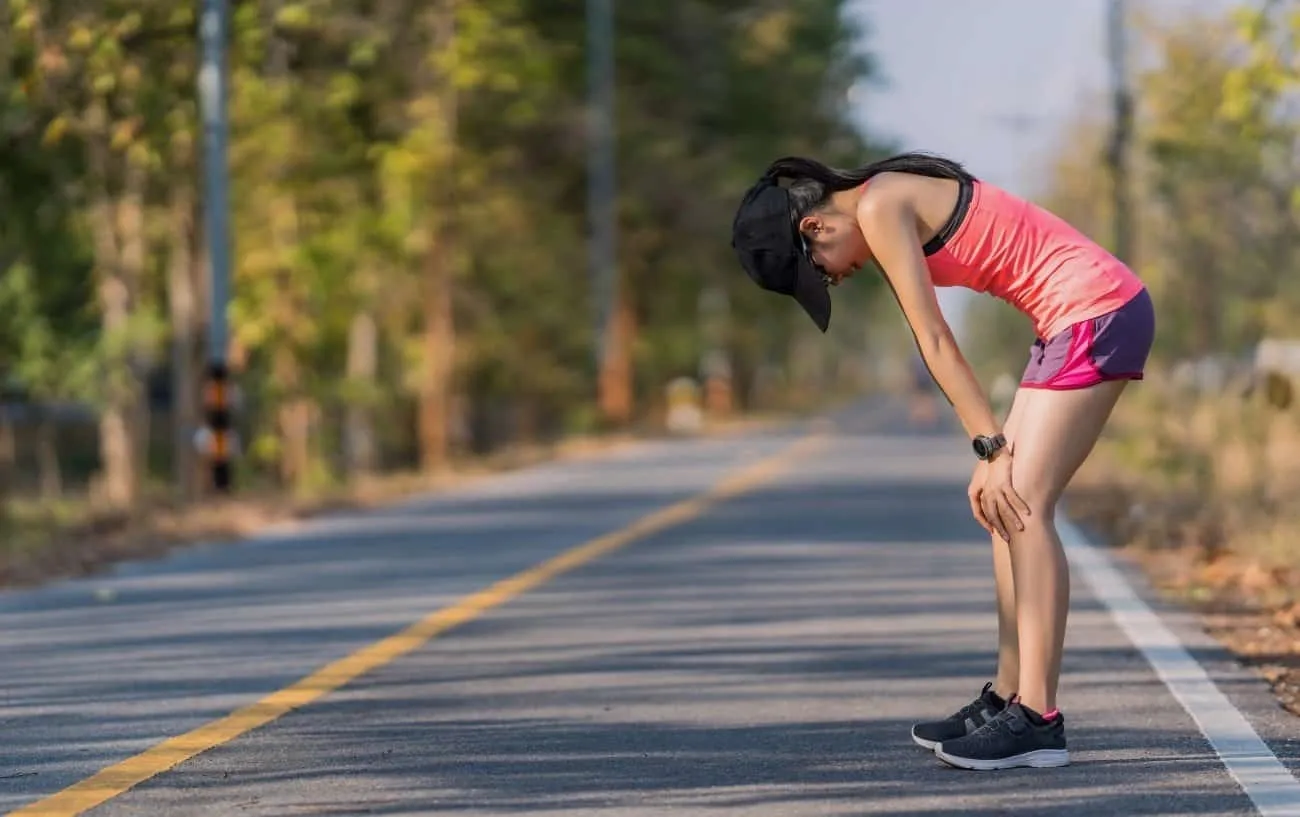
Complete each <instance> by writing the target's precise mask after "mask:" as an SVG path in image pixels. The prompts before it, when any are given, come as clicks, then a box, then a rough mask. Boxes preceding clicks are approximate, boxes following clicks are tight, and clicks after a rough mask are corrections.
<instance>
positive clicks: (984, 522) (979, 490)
mask: <svg viewBox="0 0 1300 817" xmlns="http://www.w3.org/2000/svg"><path fill="white" fill-rule="evenodd" d="M988 474H989V464H988V462H986V461H985V460H978V461H977V462H976V463H975V473H974V474H973V475H972V476H971V478H970V486H969V487H968V488H967V489H966V496H967V497H968V498H969V499H970V512H971V513H972V514H974V515H975V521H976V522H978V523H980V527H981V528H983V529H984V530H986V531H988V532H989V533H990V534H992V533H995V531H994V530H993V523H992V522H990V521H989V520H988V517H986V516H985V515H984V505H983V504H982V503H981V502H980V496H981V495H982V494H983V493H984V483H985V481H986V480H987V479H988Z"/></svg>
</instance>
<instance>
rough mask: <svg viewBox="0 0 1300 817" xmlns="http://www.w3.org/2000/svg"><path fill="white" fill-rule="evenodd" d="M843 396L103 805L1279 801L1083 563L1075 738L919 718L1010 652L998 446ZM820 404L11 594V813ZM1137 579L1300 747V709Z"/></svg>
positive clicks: (431, 810)
mask: <svg viewBox="0 0 1300 817" xmlns="http://www.w3.org/2000/svg"><path fill="white" fill-rule="evenodd" d="M834 420H835V424H834V427H833V428H832V429H830V430H829V431H826V430H825V429H823V433H824V434H825V436H824V438H823V440H822V442H821V443H820V445H818V446H817V447H813V448H804V449H801V450H800V452H799V453H798V454H797V455H796V456H793V457H787V458H786V459H785V460H783V461H782V462H781V465H782V469H781V470H779V471H770V470H769V471H765V472H764V473H763V476H764V477H766V480H767V481H765V482H758V483H756V484H752V485H748V486H746V489H745V490H743V491H740V492H737V493H736V494H735V495H732V496H728V497H724V498H722V499H721V500H719V501H718V502H716V503H714V504H712V505H709V506H707V507H704V506H697V507H695V508H694V509H693V511H692V512H691V514H687V515H686V516H689V517H690V518H685V517H683V518H682V519H680V520H678V521H677V523H676V524H673V525H671V526H667V527H661V528H660V529H658V530H653V531H651V532H650V533H649V534H648V535H645V536H643V537H641V538H638V539H636V541H631V542H628V543H627V544H626V545H625V546H622V547H617V548H613V549H611V552H609V553H606V554H604V555H602V556H601V557H600V558H596V559H593V560H591V561H588V562H586V563H584V564H581V565H578V566H576V567H574V568H573V569H572V570H569V571H567V572H562V573H560V574H559V575H556V576H554V577H553V578H550V579H549V580H547V581H545V582H542V583H540V584H539V585H538V586H535V587H532V588H531V589H529V590H527V592H524V593H522V594H520V595H517V596H515V597H513V598H509V599H507V600H505V601H504V602H503V603H500V604H499V605H497V606H493V607H491V608H490V609H486V610H484V611H482V612H481V614H479V615H477V616H475V617H470V618H469V620H467V621H465V622H464V623H462V624H460V625H459V626H458V627H455V628H453V629H450V630H449V631H446V632H443V633H441V634H438V635H436V637H434V638H432V639H431V640H429V641H427V642H426V643H421V644H419V645H418V646H417V647H416V648H415V649H413V650H411V651H410V652H408V653H406V654H403V655H399V656H397V657H395V658H394V659H393V660H391V661H388V662H386V663H383V664H382V665H380V666H377V667H376V668H375V669H373V670H372V671H370V672H368V673H365V674H363V675H360V677H356V678H354V679H352V680H351V681H350V682H349V683H347V684H345V685H343V686H342V687H341V688H339V689H336V690H334V691H332V692H330V693H329V694H326V695H324V696H322V697H320V698H319V699H316V700H313V701H311V702H310V703H307V704H305V705H303V706H300V707H298V708H295V709H292V710H291V711H288V712H287V713H286V714H284V715H283V716H282V717H279V718H276V719H274V720H271V721H270V722H269V723H265V724H264V725H261V726H259V727H257V728H254V729H251V730H249V731H246V732H243V733H242V734H239V735H238V736H236V737H234V738H233V739H231V740H228V741H224V742H214V745H213V746H212V747H211V748H208V749H207V750H206V751H202V752H200V753H198V754H197V755H196V756H194V757H192V758H191V759H188V760H185V761H184V762H181V763H180V764H179V765H177V766H175V767H174V768H170V769H166V770H162V771H161V773H159V774H156V775H153V776H149V777H148V778H147V779H145V780H143V782H140V783H139V784H138V785H136V786H134V787H133V788H130V789H129V790H126V791H122V792H120V793H115V794H113V796H109V797H108V798H107V799H106V800H105V802H103V803H102V804H101V805H99V806H98V807H97V808H94V809H93V810H92V811H91V812H90V813H93V814H96V815H101V814H102V815H168V817H173V816H175V815H189V814H202V815H210V814H222V815H224V814H230V815H298V814H317V815H343V814H458V815H459V814H464V815H471V814H472V815H523V814H539V815H540V814H547V815H550V814H579V815H581V814H601V815H612V816H613V817H624V816H625V815H628V816H630V815H638V816H641V815H668V814H672V815H683V814H686V815H689V814H729V815H730V814H734V815H772V817H802V815H850V814H891V815H922V814H927V815H928V814H963V815H994V814H1012V813H1014V814H1022V813H1023V814H1043V813H1059V809H1062V808H1065V809H1068V812H1066V813H1068V814H1070V815H1117V814H1161V815H1182V814H1188V815H1192V814H1195V815H1227V814H1233V815H1236V814H1254V813H1257V812H1256V811H1255V810H1254V808H1253V806H1252V803H1251V800H1250V799H1249V798H1248V797H1247V796H1246V794H1245V793H1244V792H1243V789H1242V788H1241V787H1240V786H1239V785H1238V783H1237V782H1236V781H1235V780H1234V779H1233V778H1232V776H1230V775H1229V773H1228V772H1227V771H1226V770H1225V767H1224V765H1223V762H1222V761H1221V760H1220V758H1219V756H1218V755H1217V754H1216V753H1215V751H1213V749H1212V747H1211V745H1210V743H1209V742H1208V741H1207V739H1206V737H1205V736H1204V735H1203V734H1202V732H1201V731H1200V728H1199V727H1198V725H1197V723H1196V721H1195V720H1194V719H1193V718H1192V717H1191V716H1190V715H1189V714H1188V712H1187V711H1186V710H1184V708H1183V706H1182V705H1181V704H1180V703H1179V701H1178V700H1176V699H1175V698H1174V697H1173V696H1172V695H1171V694H1170V692H1169V689H1168V688H1167V687H1166V685H1165V683H1164V682H1163V681H1162V680H1161V678H1160V677H1158V676H1157V674H1156V673H1155V672H1154V671H1153V668H1152V665H1151V664H1150V663H1149V662H1148V660H1147V659H1146V658H1145V657H1144V656H1143V654H1141V653H1140V652H1138V651H1137V650H1136V649H1135V648H1134V646H1133V644H1132V643H1130V641H1129V640H1128V637H1127V636H1126V635H1125V633H1124V632H1123V631H1121V629H1120V628H1119V627H1118V626H1117V625H1116V623H1115V620H1114V618H1113V617H1112V615H1111V613H1110V612H1109V611H1108V610H1107V609H1106V608H1105V607H1104V606H1103V605H1101V604H1100V603H1099V602H1098V600H1097V599H1096V598H1095V597H1094V596H1093V595H1091V594H1090V591H1089V589H1088V587H1087V585H1086V584H1085V583H1084V582H1082V581H1081V580H1080V579H1079V577H1078V575H1077V572H1076V576H1075V579H1074V588H1073V591H1072V592H1073V612H1072V617H1071V622H1070V630H1069V635H1068V644H1067V653H1066V657H1065V669H1064V678H1063V681H1062V689H1061V702H1060V703H1061V708H1062V710H1063V711H1064V712H1065V714H1066V717H1067V719H1068V720H1067V723H1068V724H1069V727H1068V728H1069V738H1070V741H1071V754H1072V759H1073V764H1072V765H1071V766H1069V767H1067V768H1062V769H1050V770H1015V771H1008V772H996V773H975V772H965V771H959V770H956V769H952V768H949V767H947V766H945V765H943V764H942V763H941V762H939V761H938V760H936V759H935V758H934V757H933V756H932V755H931V754H929V753H927V752H926V751H924V750H922V749H920V748H919V747H917V746H915V745H913V744H912V742H911V741H910V739H909V734H908V730H909V727H910V724H911V723H912V721H913V720H914V719H918V718H928V717H933V716H941V715H944V714H947V713H948V712H949V711H951V710H952V709H954V708H956V707H957V706H959V705H960V704H962V703H965V702H966V701H967V700H969V699H970V697H971V696H972V695H973V694H974V692H975V691H977V690H978V688H979V686H980V685H981V684H982V683H983V682H984V681H985V680H986V679H987V678H988V677H989V674H990V673H991V672H992V670H993V647H994V637H995V632H996V630H995V620H994V608H993V596H992V591H993V585H992V577H991V572H990V571H991V568H990V563H989V553H988V551H989V545H988V541H987V539H986V538H985V536H984V535H983V532H982V531H981V530H980V529H979V528H978V527H977V526H976V525H975V523H974V521H973V520H971V519H970V516H969V511H968V509H967V506H966V500H965V495H964V488H965V482H966V479H967V478H968V475H969V471H970V467H971V461H970V456H969V454H968V453H967V451H968V449H967V448H966V446H965V444H964V442H963V441H962V440H961V439H960V438H959V437H957V436H955V435H953V434H951V433H950V432H948V433H938V434H922V433H916V432H912V431H909V430H908V429H907V428H906V424H905V423H904V422H903V420H902V414H901V411H900V410H898V409H897V408H896V407H892V406H889V405H872V406H867V407H861V408H855V409H852V410H848V411H845V412H843V413H841V414H839V415H837V416H836V417H835V418H834ZM807 432H808V428H807V427H806V426H802V425H800V426H795V427H790V428H785V429H781V430H778V431H767V432H763V433H753V434H749V435H747V436H743V437H728V438H719V439H706V440H694V441H670V442H656V443H647V444H644V445H639V446H635V447H633V448H631V449H627V450H624V451H620V452H617V453H615V454H612V455H607V456H603V457H599V458H593V459H589V460H581V461H569V462H563V463H556V464H551V465H547V466H543V467H538V468H534V469H530V470H527V471H522V472H518V473H515V474H511V475H507V476H504V477H501V478H496V479H493V480H491V481H488V482H483V483H478V484H476V485H474V486H470V487H468V488H466V489H464V490H460V491H456V492H453V493H447V494H443V495H440V496H437V497H432V498H426V499H421V500H419V501H415V502H410V503H406V504H404V505H402V506H400V507H395V508H392V509H389V510H385V511H382V512H376V513H370V514H366V515H355V516H346V515H340V516H337V517H332V518H329V519H326V520H322V521H320V522H318V523H314V524H311V525H308V526H305V527H303V528H301V529H297V530H286V531H281V532H278V533H274V534H271V535H267V536H265V537H263V538H260V539H258V540H255V541H250V542H245V543H225V544H221V543H214V544H212V545H209V546H202V547H195V548H188V549H185V550H181V551H176V552H174V553H173V554H172V555H171V556H170V557H168V558H166V559H161V560H157V561H152V562H144V563H138V564H132V565H126V566H123V567H121V568H120V569H118V570H116V571H114V572H113V573H112V574H110V575H105V576H101V577H95V578H90V579H82V580H76V581H68V582H61V583H58V584H55V585H52V586H49V587H46V588H43V589H39V590H34V591H26V592H11V593H7V594H0V737H2V740H0V810H5V811H8V810H11V809H17V808H19V807H22V806H24V805H27V804H31V803H33V802H37V801H42V798H45V797H47V796H49V795H51V794H54V793H55V792H58V791H60V790H62V789H65V788H66V787H68V786H71V785H73V784H75V783H77V782H78V781H81V780H84V779H85V778H88V777H89V776H91V775H93V774H95V773H96V772H98V771H99V770H101V769H103V768H105V767H108V766H112V765H113V764H118V763H120V762H122V761H124V760H126V759H128V758H131V757H132V756H135V755H138V754H139V753H141V752H145V751H146V750H148V749H149V748H150V747H152V746H155V745H156V744H158V743H159V742H160V741H162V740H164V739H166V738H168V737H171V736H176V735H180V734H182V733H185V732H188V731H189V730H193V729H195V728H197V727H200V726H202V725H203V724H205V723H207V722H210V721H212V720H213V719H216V718H220V717H222V716H225V715H227V714H229V713H231V712H232V711H234V710H236V709H239V708H240V707H243V706H246V705H248V704H250V703H252V702H254V701H257V700H258V699H261V698H263V697H264V696H266V695H268V694H269V693H273V692H275V691H276V690H279V689H282V688H284V687H287V686H289V685H291V684H293V683H294V682H295V681H297V680H298V679H300V678H302V677H303V676H305V675H308V674H309V673H311V672H313V671H314V670H316V669H317V668H318V667H321V666H322V665H324V664H327V663H329V662H331V661H335V660H338V659H341V658H344V657H345V656H348V655H349V654H352V653H354V652H355V651H357V650H359V649H361V648H364V647H366V646H367V645H369V644H373V643H374V642H376V641H379V640H381V639H384V638H385V637H387V636H390V635H391V634H393V633H394V632H397V631H399V630H401V629H402V628H404V627H406V626H408V625H410V624H411V623H412V622H415V621H417V620H419V619H421V618H423V617H425V616H427V615H428V614H429V613H431V612H434V611H436V610H439V609H440V608H446V607H452V606H454V605H456V604H457V603H458V601H459V600H461V599H463V598H464V597H466V596H467V595H469V594H472V593H474V592H476V591H479V590H482V589H483V588H485V587H487V586H489V585H492V584H493V583H494V582H498V581H499V580H502V579H505V578H507V577H510V576H512V575H515V574H517V573H519V572H520V571H523V570H526V569H528V568H530V567H531V566H534V565H537V564H538V563H541V562H544V561H545V560H547V559H550V558H552V557H554V556H556V555H558V554H561V553H563V552H565V551H567V550H569V549H570V548H573V547H574V546H576V545H579V544H581V543H583V542H585V541H588V540H591V539H593V538H594V537H599V536H601V535H602V534H606V533H609V532H610V531H617V530H620V529H623V528H625V527H626V526H627V525H629V524H630V523H633V522H634V521H635V520H637V519H639V518H641V517H644V516H645V515H646V514H649V513H652V512H654V511H656V510H657V509H661V508H663V507H665V506H669V505H672V504H673V503H677V502H681V501H683V500H688V499H689V498H691V497H693V496H697V495H698V494H699V493H700V492H702V491H705V490H707V489H708V488H709V487H710V486H712V485H714V484H715V483H717V482H718V481H719V480H720V479H722V478H724V477H725V476H727V475H728V474H732V473H735V472H737V471H743V470H744V469H746V468H747V467H750V466H752V465H753V464H755V463H758V462H761V461H764V460H765V459H766V458H769V457H772V456H774V455H777V454H778V453H780V452H782V451H784V450H787V449H788V448H789V447H790V446H791V444H792V443H794V442H795V441H796V440H797V439H799V438H801V437H803V436H805V435H806V434H807ZM1123 570H1124V575H1126V576H1128V577H1129V578H1130V580H1132V581H1134V582H1135V583H1136V582H1138V579H1137V577H1136V576H1135V575H1134V574H1133V572H1132V571H1131V570H1129V569H1128V568H1123ZM1137 587H1138V588H1139V592H1140V593H1141V594H1142V595H1143V596H1144V597H1146V598H1147V599H1148V601H1149V602H1150V603H1151V604H1153V606H1156V607H1157V609H1159V610H1160V611H1161V615H1162V619H1163V620H1165V621H1166V622H1167V623H1168V624H1169V626H1170V628H1171V629H1172V630H1173V631H1174V632H1176V633H1178V634H1179V635H1180V637H1183V638H1184V639H1185V643H1186V644H1187V646H1188V649H1189V650H1190V651H1191V652H1192V654H1193V655H1194V656H1196V657H1197V659H1198V661H1199V662H1200V663H1201V665H1202V666H1203V667H1205V669H1206V670H1207V672H1209V674H1210V676H1211V677H1212V678H1213V679H1214V680H1215V681H1216V683H1217V684H1218V686H1219V688H1220V689H1222V690H1223V691H1224V692H1225V693H1226V694H1227V695H1228V698H1229V699H1230V700H1231V701H1232V703H1233V704H1234V705H1235V706H1236V707H1237V708H1238V709H1239V710H1240V711H1241V712H1242V713H1243V714H1245V716H1246V718H1247V720H1248V721H1249V723H1250V724H1251V725H1252V726H1253V727H1254V729H1255V730H1256V731H1257V732H1258V734H1259V736H1260V737H1261V738H1263V739H1264V740H1265V741H1266V743H1267V745H1268V747H1269V749H1270V750H1271V751H1272V752H1273V753H1274V754H1275V755H1276V756H1277V757H1278V758H1280V759H1281V761H1282V762H1283V763H1284V764H1286V766H1287V767H1288V768H1289V769H1290V770H1291V771H1292V772H1293V773H1294V772H1295V770H1296V769H1297V768H1298V767H1300V741H1297V740H1296V737H1297V734H1300V728H1298V726H1300V724H1297V723H1296V721H1295V719H1294V718H1292V717H1290V716H1288V715H1286V714H1285V713H1284V712H1282V711H1281V710H1280V709H1278V708H1277V707H1276V706H1275V705H1274V704H1273V702H1272V700H1271V698H1270V697H1269V696H1268V694H1267V690H1266V687H1265V686H1264V684H1263V683H1262V682H1261V681H1259V680H1257V679H1256V678H1254V677H1253V676H1251V675H1249V674H1247V673H1245V672H1244V671H1241V670H1238V669H1237V668H1235V667H1234V666H1233V664H1232V662H1230V661H1228V660H1226V657H1225V656H1224V655H1223V654H1222V653H1221V652H1220V651H1217V650H1216V649H1214V648H1213V645H1211V644H1209V643H1208V642H1207V641H1206V640H1205V639H1204V637H1203V636H1200V635H1199V633H1197V632H1196V630H1195V628H1194V626H1191V624H1190V623H1189V621H1188V620H1187V619H1186V617H1185V616H1182V615H1181V614H1179V613H1178V611H1174V610H1167V609H1163V608H1160V607H1159V606H1158V605H1155V602H1154V601H1151V600H1150V594H1149V593H1148V592H1147V591H1145V590H1144V589H1141V585H1140V584H1137ZM43 802H48V801H43ZM1297 808H1300V806H1297ZM50 813H55V812H53V811H51V812H50ZM64 813H66V812H64Z"/></svg>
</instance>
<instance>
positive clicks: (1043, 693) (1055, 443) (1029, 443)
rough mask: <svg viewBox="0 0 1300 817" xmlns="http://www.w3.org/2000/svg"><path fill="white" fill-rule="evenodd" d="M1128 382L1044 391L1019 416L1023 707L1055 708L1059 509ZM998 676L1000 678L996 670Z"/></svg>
mask: <svg viewBox="0 0 1300 817" xmlns="http://www.w3.org/2000/svg"><path fill="white" fill-rule="evenodd" d="M1126 385H1127V381H1122V380H1121V381H1110V382H1106V383H1100V384H1098V385H1096V386H1093V387H1091V388H1087V389H1078V390H1073V391H1049V390H1041V391H1038V392H1036V393H1035V394H1034V395H1033V398H1032V399H1031V400H1029V401H1028V404H1027V406H1026V407H1025V408H1024V409H1022V410H1021V412H1020V416H1019V417H1018V418H1017V427H1016V440H1015V448H1014V450H1013V454H1014V457H1013V459H1012V466H1011V469H1012V470H1011V474H1012V483H1013V485H1014V486H1015V487H1016V490H1017V492H1018V493H1019V494H1020V495H1021V496H1022V497H1024V499H1025V502H1027V503H1028V504H1029V507H1030V510H1031V515H1030V516H1029V517H1028V518H1026V519H1024V520H1023V521H1024V523H1025V529H1024V530H1023V531H1012V532H1011V546H1010V549H1009V550H1010V561H1011V572H1012V576H1013V584H1014V593H1015V612H1016V616H1015V618H1016V631H1017V633H1018V642H1019V659H1020V673H1019V679H1018V680H1019V684H1018V690H1017V692H1018V693H1019V695H1020V700H1021V702H1022V703H1023V704H1024V705H1025V706H1027V707H1029V708H1030V709H1032V710H1035V711H1037V712H1039V713H1040V714H1045V713H1047V712H1050V711H1051V710H1053V709H1055V708H1056V688H1057V683H1058V680H1059V678H1060V673H1061V651H1062V649H1063V647H1064V643H1065V624H1066V617H1067V615H1068V611H1069V604H1070V573H1069V566H1068V564H1067V562H1066V559H1065V551H1064V550H1063V549H1062V547H1061V540H1060V537H1059V536H1058V535H1057V533H1056V521H1055V512H1056V503H1057V501H1058V500H1059V499H1060V497H1061V494H1062V492H1064V490H1065V487H1066V486H1067V485H1068V484H1069V482H1070V479H1071V478H1072V477H1073V476H1074V473H1075V471H1077V470H1078V468H1079V466H1080V465H1082V464H1083V461H1084V460H1085V459H1086V458H1087V457H1088V454H1090V453H1091V452H1092V449H1093V447H1094V445H1096V442H1097V438H1098V437H1099V436H1100V435H1101V431H1102V428H1103V427H1104V426H1105V425H1106V421H1107V419H1108V418H1109V417H1110V413H1111V410H1112V409H1113V408H1114V407H1115V403H1116V401H1117V400H1118V399H1119V396H1120V394H1121V393H1122V392H1123V390H1124V387H1125V386H1126ZM999 674H1000V672H999Z"/></svg>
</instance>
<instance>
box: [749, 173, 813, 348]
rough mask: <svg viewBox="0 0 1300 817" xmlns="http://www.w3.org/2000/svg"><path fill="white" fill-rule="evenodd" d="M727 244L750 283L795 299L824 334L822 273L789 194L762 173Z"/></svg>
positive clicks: (751, 189) (750, 191) (751, 190)
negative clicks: (796, 216)
mask: <svg viewBox="0 0 1300 817" xmlns="http://www.w3.org/2000/svg"><path fill="white" fill-rule="evenodd" d="M731 246H732V247H733V248H734V249H735V251H736V256H737V257H738V258H739V259H740V265H741V266H742V267H744V269H745V272H746V273H748V274H749V277H750V278H752V279H754V283H756V284H758V285H759V286H760V287H762V288H763V289H766V290H770V291H772V292H779V293H781V294H783V295H789V296H790V297H792V298H794V299H795V300H796V301H797V302H798V303H799V305H800V306H802V307H803V308H804V311H805V312H807V313H808V316H809V317H810V318H812V319H813V323H815V324H817V328H818V329H821V330H822V331H823V332H825V331H826V327H828V326H829V325H830V322H831V293H830V290H829V289H827V283H826V278H825V273H824V272H823V271H822V269H821V267H819V266H818V265H817V264H815V263H813V260H812V254H811V252H810V251H809V249H808V244H807V242H806V241H804V238H803V234H802V233H800V232H799V225H798V223H797V221H796V220H795V217H794V208H793V207H792V206H791V201H790V193H789V191H788V190H786V188H784V187H782V186H781V185H780V184H778V183H777V181H776V179H774V178H772V177H771V176H764V177H763V178H762V179H760V180H759V181H758V183H757V184H755V185H754V186H753V187H751V188H750V189H749V192H747V193H746V194H745V197H744V199H742V200H741V202H740V207H739V208H738V209H737V210H736V217H735V220H734V221H733V222H732V225H731Z"/></svg>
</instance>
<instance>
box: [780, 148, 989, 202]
mask: <svg viewBox="0 0 1300 817" xmlns="http://www.w3.org/2000/svg"><path fill="white" fill-rule="evenodd" d="M891 172H892V173H912V174H914V175H917V176H930V177H932V178H936V179H953V180H956V181H974V180H975V177H974V176H972V175H971V174H970V172H969V171H967V170H966V168H964V167H962V166H961V164H960V163H958V162H954V161H953V160H951V159H946V158H944V157H942V156H936V155H934V154H930V153H922V152H917V151H913V152H910V153H900V154H898V155H896V156H890V157H889V158H887V159H881V160H880V161H878V162H872V163H871V164H868V165H863V166H862V167H859V168H857V169H856V170H838V169H836V168H833V167H828V166H827V165H824V164H822V163H821V162H818V161H816V160H815V159H805V158H802V157H799V156H787V157H786V158H784V159H777V160H776V161H775V162H773V163H772V164H771V165H769V166H768V168H767V171H766V173H765V174H764V175H765V176H768V177H770V178H773V179H777V180H779V179H790V180H791V182H792V183H791V184H790V186H789V191H790V199H791V202H792V204H793V206H794V216H795V217H796V218H802V217H803V216H805V215H807V214H808V213H809V212H811V211H812V210H815V209H816V208H817V207H819V206H821V205H822V204H824V203H825V202H826V200H827V199H829V198H830V197H831V194H832V193H838V192H839V191H841V190H849V189H851V188H854V187H857V186H858V185H860V184H862V183H863V182H865V181H866V180H868V179H870V178H871V177H872V176H875V175H877V174H880V173H891Z"/></svg>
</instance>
